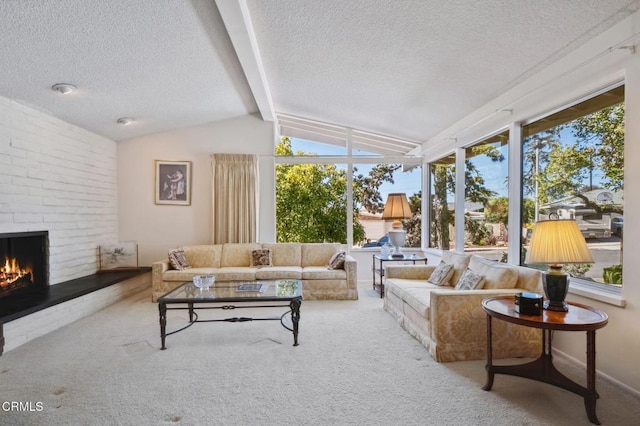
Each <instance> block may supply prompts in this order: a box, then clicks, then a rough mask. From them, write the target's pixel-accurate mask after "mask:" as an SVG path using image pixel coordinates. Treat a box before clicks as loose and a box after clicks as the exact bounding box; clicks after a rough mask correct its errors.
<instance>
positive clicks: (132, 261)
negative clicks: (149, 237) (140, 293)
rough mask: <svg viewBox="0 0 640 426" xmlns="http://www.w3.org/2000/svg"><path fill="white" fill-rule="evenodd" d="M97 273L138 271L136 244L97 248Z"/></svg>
mask: <svg viewBox="0 0 640 426" xmlns="http://www.w3.org/2000/svg"><path fill="white" fill-rule="evenodd" d="M98 258H99V261H100V269H99V272H108V271H118V270H123V269H138V244H137V243H136V242H135V241H118V242H117V243H111V244H102V245H100V246H98Z"/></svg>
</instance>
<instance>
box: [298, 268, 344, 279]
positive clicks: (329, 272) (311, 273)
mask: <svg viewBox="0 0 640 426" xmlns="http://www.w3.org/2000/svg"><path fill="white" fill-rule="evenodd" d="M346 274H347V273H346V272H345V270H344V269H327V267H326V266H307V267H305V268H302V279H303V280H331V279H333V280H344V279H346V277H347V275H346Z"/></svg>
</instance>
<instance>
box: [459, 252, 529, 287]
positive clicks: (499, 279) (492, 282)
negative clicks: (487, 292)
mask: <svg viewBox="0 0 640 426" xmlns="http://www.w3.org/2000/svg"><path fill="white" fill-rule="evenodd" d="M469 269H471V270H472V271H473V272H475V273H476V274H479V275H483V276H484V286H483V287H482V288H485V289H495V288H515V287H516V283H517V282H518V269H516V268H515V267H514V266H510V265H507V264H506V263H501V262H496V261H494V260H489V259H485V258H483V257H480V256H476V255H473V256H471V260H470V261H469Z"/></svg>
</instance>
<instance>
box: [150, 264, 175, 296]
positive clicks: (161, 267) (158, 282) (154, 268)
mask: <svg viewBox="0 0 640 426" xmlns="http://www.w3.org/2000/svg"><path fill="white" fill-rule="evenodd" d="M169 269H171V264H170V263H169V259H165V260H160V261H157V262H153V263H152V264H151V288H152V289H153V291H160V290H159V289H162V288H163V287H162V281H163V279H162V274H164V273H165V272H166V271H168V270H169ZM152 300H153V296H152ZM153 301H154V302H155V300H153Z"/></svg>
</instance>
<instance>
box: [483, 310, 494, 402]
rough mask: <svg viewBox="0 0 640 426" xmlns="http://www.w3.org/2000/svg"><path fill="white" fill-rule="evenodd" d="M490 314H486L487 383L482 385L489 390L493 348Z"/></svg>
mask: <svg viewBox="0 0 640 426" xmlns="http://www.w3.org/2000/svg"><path fill="white" fill-rule="evenodd" d="M491 334H492V333H491V315H489V314H487V365H486V367H485V369H486V370H487V383H486V384H485V385H484V386H483V387H482V389H484V390H486V391H490V390H491V388H492V387H493V376H494V372H493V349H492V344H491Z"/></svg>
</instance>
